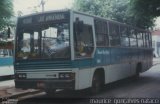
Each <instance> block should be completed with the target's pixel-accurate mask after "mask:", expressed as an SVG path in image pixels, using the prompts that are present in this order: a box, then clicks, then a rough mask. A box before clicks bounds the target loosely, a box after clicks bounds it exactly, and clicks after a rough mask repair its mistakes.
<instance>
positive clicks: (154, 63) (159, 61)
mask: <svg viewBox="0 0 160 104" xmlns="http://www.w3.org/2000/svg"><path fill="white" fill-rule="evenodd" d="M156 64H160V57H157V58H153V65H156Z"/></svg>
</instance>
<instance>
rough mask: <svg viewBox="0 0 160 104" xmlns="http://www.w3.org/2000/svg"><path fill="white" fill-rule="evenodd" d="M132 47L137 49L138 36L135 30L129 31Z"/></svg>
mask: <svg viewBox="0 0 160 104" xmlns="http://www.w3.org/2000/svg"><path fill="white" fill-rule="evenodd" d="M129 37H130V46H131V47H137V34H136V31H135V29H134V28H130V29H129Z"/></svg>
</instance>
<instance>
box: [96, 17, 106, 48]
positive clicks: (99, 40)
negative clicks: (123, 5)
mask: <svg viewBox="0 0 160 104" xmlns="http://www.w3.org/2000/svg"><path fill="white" fill-rule="evenodd" d="M95 32H96V44H97V46H108V45H109V41H108V24H107V22H104V21H99V20H96V21H95Z"/></svg>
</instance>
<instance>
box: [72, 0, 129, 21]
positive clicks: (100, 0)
mask: <svg viewBox="0 0 160 104" xmlns="http://www.w3.org/2000/svg"><path fill="white" fill-rule="evenodd" d="M129 5H130V0H75V3H74V5H73V9H75V10H78V11H81V12H86V13H89V14H92V15H97V16H101V17H104V18H107V19H112V20H115V21H119V22H123V23H129V21H128V20H129V19H128V18H129V16H128V13H129Z"/></svg>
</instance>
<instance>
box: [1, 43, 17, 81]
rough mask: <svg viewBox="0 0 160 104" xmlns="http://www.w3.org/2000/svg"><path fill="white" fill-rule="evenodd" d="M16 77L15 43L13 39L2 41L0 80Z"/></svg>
mask: <svg viewBox="0 0 160 104" xmlns="http://www.w3.org/2000/svg"><path fill="white" fill-rule="evenodd" d="M11 78H14V68H13V44H12V42H11V41H0V80H6V79H11Z"/></svg>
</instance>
